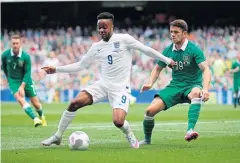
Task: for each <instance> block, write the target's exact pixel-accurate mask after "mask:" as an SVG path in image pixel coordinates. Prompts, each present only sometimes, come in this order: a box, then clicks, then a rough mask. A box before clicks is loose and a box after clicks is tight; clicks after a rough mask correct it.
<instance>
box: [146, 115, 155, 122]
mask: <svg viewBox="0 0 240 163" xmlns="http://www.w3.org/2000/svg"><path fill="white" fill-rule="evenodd" d="M144 120H147V121H148V120H154V117H149V116H147V115H146V114H145V115H144Z"/></svg>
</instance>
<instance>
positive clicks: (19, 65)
mask: <svg viewBox="0 0 240 163" xmlns="http://www.w3.org/2000/svg"><path fill="white" fill-rule="evenodd" d="M11 46H12V48H10V49H8V50H6V51H5V52H3V54H2V57H1V58H2V69H3V71H4V74H5V75H6V77H7V80H8V85H9V88H10V90H11V92H12V93H13V95H14V97H15V99H16V100H17V101H18V103H19V104H20V105H21V107H22V108H23V109H24V111H25V112H26V114H27V115H28V116H29V117H30V118H31V119H33V121H34V126H35V127H37V126H39V125H43V126H46V125H47V121H46V118H45V116H44V115H43V111H42V105H41V103H40V102H39V100H38V97H37V94H36V91H35V89H34V86H33V81H32V78H31V60H30V56H29V55H28V54H27V53H26V52H24V51H23V50H22V48H21V38H20V36H18V35H14V36H12V37H11ZM25 95H26V97H29V98H30V100H31V103H32V104H33V106H34V107H35V109H36V111H37V113H38V115H39V117H40V119H39V118H38V117H37V116H36V115H35V114H34V112H33V110H32V108H31V106H30V104H29V103H28V102H27V101H26V100H25Z"/></svg>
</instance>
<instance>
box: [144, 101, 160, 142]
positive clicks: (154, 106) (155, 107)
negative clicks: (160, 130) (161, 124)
mask: <svg viewBox="0 0 240 163" xmlns="http://www.w3.org/2000/svg"><path fill="white" fill-rule="evenodd" d="M164 108H165V103H164V102H163V101H162V99H161V98H160V97H159V96H157V97H155V98H154V100H153V101H152V103H151V104H150V105H149V106H148V107H147V110H146V112H145V116H144V121H143V131H144V135H145V139H144V140H142V141H140V145H145V144H151V138H152V130H153V128H154V116H155V115H156V114H157V113H158V112H160V111H162V110H163V109H164Z"/></svg>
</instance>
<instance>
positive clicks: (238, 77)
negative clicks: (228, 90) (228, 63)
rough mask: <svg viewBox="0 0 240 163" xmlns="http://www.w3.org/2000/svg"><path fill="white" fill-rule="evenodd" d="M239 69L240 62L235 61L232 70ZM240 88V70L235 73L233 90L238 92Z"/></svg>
mask: <svg viewBox="0 0 240 163" xmlns="http://www.w3.org/2000/svg"><path fill="white" fill-rule="evenodd" d="M237 67H239V68H240V62H239V61H235V62H233V64H232V67H231V68H232V69H235V68H237ZM239 87H240V70H238V71H237V72H235V73H233V90H234V91H238V90H239Z"/></svg>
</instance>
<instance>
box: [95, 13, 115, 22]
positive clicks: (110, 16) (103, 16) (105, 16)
mask: <svg viewBox="0 0 240 163" xmlns="http://www.w3.org/2000/svg"><path fill="white" fill-rule="evenodd" d="M100 19H111V20H112V22H113V21H114V16H113V14H111V13H109V12H102V13H100V14H99V15H98V16H97V20H100Z"/></svg>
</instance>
